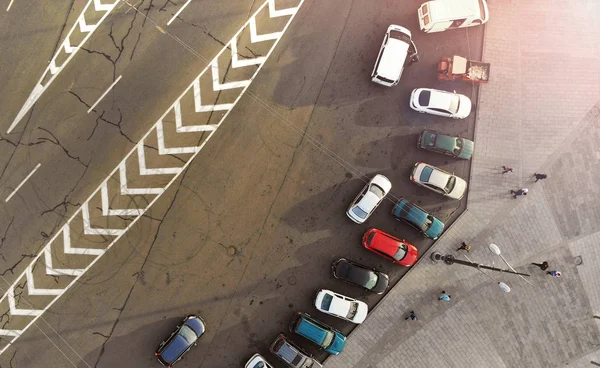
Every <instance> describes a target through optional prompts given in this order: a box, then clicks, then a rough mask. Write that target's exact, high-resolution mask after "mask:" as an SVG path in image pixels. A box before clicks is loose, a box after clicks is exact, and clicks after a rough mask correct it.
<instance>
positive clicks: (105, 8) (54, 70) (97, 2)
mask: <svg viewBox="0 0 600 368" xmlns="http://www.w3.org/2000/svg"><path fill="white" fill-rule="evenodd" d="M102 1H109V0H89V1H88V3H87V4H86V5H85V6H84V7H83V10H81V13H80V14H79V17H78V18H77V20H76V21H75V23H74V24H73V26H72V27H71V30H70V31H69V33H67V36H66V37H65V39H64V41H63V42H62V43H61V45H60V47H59V48H58V49H57V50H56V53H55V54H54V56H52V59H51V60H50V63H49V64H48V67H46V70H44V72H43V73H42V76H41V77H40V80H39V81H38V82H37V84H36V85H35V86H34V87H33V90H32V91H31V93H30V94H29V97H27V100H26V101H25V103H24V104H23V106H21V110H19V113H18V114H17V116H16V117H15V119H14V120H13V122H12V123H11V124H10V126H9V127H8V130H7V131H6V133H7V134H10V132H12V130H13V129H14V128H15V127H16V126H17V124H19V122H20V121H21V120H22V119H23V117H24V116H25V115H26V114H27V113H28V112H29V110H30V109H31V107H32V106H33V105H34V104H35V103H36V101H37V100H38V99H39V98H40V96H41V95H42V94H43V93H44V91H46V89H47V88H48V86H49V85H50V84H52V82H53V81H54V79H56V77H57V76H58V75H59V74H60V72H61V71H62V70H63V68H64V67H65V66H66V65H67V64H68V63H69V61H71V59H73V56H75V54H76V53H77V51H79V49H80V48H81V46H82V45H83V44H84V43H86V42H87V40H88V39H89V38H90V37H91V36H92V34H93V33H94V31H95V30H96V29H98V26H99V25H100V24H101V23H102V22H103V21H104V19H106V17H108V15H109V14H110V13H111V12H112V10H113V9H114V8H115V7H116V6H117V4H118V3H119V1H121V0H110V1H114V2H113V3H109V4H104V3H103V2H102ZM92 4H94V10H95V11H96V12H104V14H103V15H102V17H100V19H98V20H96V19H95V18H94V17H89V13H90V12H89V11H88V8H89V7H90V5H92ZM86 12H87V13H88V17H89V18H93V19H94V21H95V22H96V23H95V24H88V23H87V21H86V20H85V14H86ZM77 28H79V33H84V34H85V37H84V38H83V39H82V40H81V41H80V42H79V44H77V45H74V46H73V45H71V34H72V33H73V31H74V30H75V29H77ZM63 53H66V54H67V55H68V57H67V58H66V59H64V58H60V59H61V60H63V59H64V61H62V64H60V65H57V64H56V63H57V60H59V56H61V55H62V54H63ZM48 76H49V77H50V78H48Z"/></svg>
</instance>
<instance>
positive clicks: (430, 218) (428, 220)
mask: <svg viewBox="0 0 600 368" xmlns="http://www.w3.org/2000/svg"><path fill="white" fill-rule="evenodd" d="M431 224H433V216H431V215H427V218H426V220H425V223H424V224H423V228H422V229H423V231H424V232H426V231H427V230H429V228H430V227H431Z"/></svg>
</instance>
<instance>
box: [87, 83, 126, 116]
mask: <svg viewBox="0 0 600 368" xmlns="http://www.w3.org/2000/svg"><path fill="white" fill-rule="evenodd" d="M121 77H122V75H119V78H117V80H115V81H114V82H113V83H112V84H111V85H110V86H108V89H107V90H106V91H105V92H104V93H103V94H102V96H100V98H99V99H98V101H96V103H95V104H93V105H92V107H90V109H89V110H88V111H87V113H88V114H89V113H90V111H92V110H93V109H94V107H96V105H98V104H99V103H100V101H102V99H103V98H104V96H106V94H107V93H108V92H110V90H111V89H112V88H113V87H114V86H115V84H117V82H118V81H120V80H121Z"/></svg>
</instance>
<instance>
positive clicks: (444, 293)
mask: <svg viewBox="0 0 600 368" xmlns="http://www.w3.org/2000/svg"><path fill="white" fill-rule="evenodd" d="M451 298H452V297H451V296H450V295H448V294H446V292H445V291H443V290H442V294H441V295H440V297H439V298H438V300H443V301H445V302H449V301H450V299H451Z"/></svg>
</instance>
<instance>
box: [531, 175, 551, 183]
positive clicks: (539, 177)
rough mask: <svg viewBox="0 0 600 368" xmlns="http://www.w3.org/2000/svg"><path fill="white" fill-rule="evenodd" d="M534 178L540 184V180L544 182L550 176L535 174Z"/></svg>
mask: <svg viewBox="0 0 600 368" xmlns="http://www.w3.org/2000/svg"><path fill="white" fill-rule="evenodd" d="M533 176H534V177H535V182H536V183H537V182H538V180H544V179H546V178H547V177H548V175H546V174H538V173H535V174H533Z"/></svg>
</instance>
